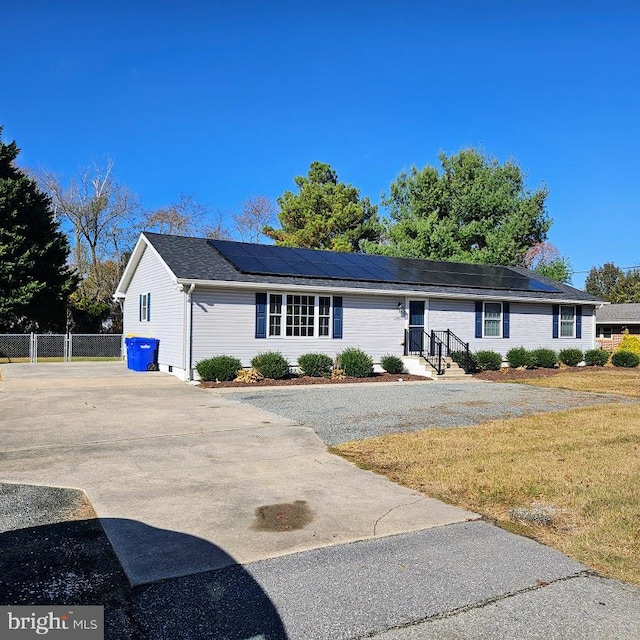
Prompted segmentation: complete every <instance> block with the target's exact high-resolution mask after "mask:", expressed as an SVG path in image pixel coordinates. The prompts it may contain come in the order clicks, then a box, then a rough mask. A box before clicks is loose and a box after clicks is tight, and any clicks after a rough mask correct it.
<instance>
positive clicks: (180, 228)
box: [140, 193, 210, 236]
mask: <svg viewBox="0 0 640 640" xmlns="http://www.w3.org/2000/svg"><path fill="white" fill-rule="evenodd" d="M209 216H210V211H209V209H208V207H207V206H206V205H203V204H200V203H199V202H196V200H195V198H194V197H193V196H192V195H187V194H184V193H181V194H180V196H179V197H178V200H177V201H176V202H172V203H170V204H168V205H166V206H164V207H160V208H159V209H154V210H153V211H148V212H146V213H145V214H144V216H143V217H142V221H141V224H140V228H141V230H147V231H155V232H156V233H168V234H170V235H183V236H186V235H192V234H194V233H196V232H197V229H199V228H200V227H202V225H203V224H204V221H205V220H206V219H207V218H208V217H209Z"/></svg>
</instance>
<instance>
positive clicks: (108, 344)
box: [0, 333, 122, 363]
mask: <svg viewBox="0 0 640 640" xmlns="http://www.w3.org/2000/svg"><path fill="white" fill-rule="evenodd" d="M120 358H122V334H119V333H93V334H91V333H31V334H29V333H26V334H22V333H0V362H5V363H6V362H33V363H35V362H38V361H39V360H40V361H49V362H71V361H73V360H116V359H120Z"/></svg>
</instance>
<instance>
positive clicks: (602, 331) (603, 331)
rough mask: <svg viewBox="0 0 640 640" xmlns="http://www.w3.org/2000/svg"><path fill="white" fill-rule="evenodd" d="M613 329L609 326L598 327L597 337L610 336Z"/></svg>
mask: <svg viewBox="0 0 640 640" xmlns="http://www.w3.org/2000/svg"><path fill="white" fill-rule="evenodd" d="M612 335H613V330H612V328H611V327H600V328H599V329H598V338H611V336H612Z"/></svg>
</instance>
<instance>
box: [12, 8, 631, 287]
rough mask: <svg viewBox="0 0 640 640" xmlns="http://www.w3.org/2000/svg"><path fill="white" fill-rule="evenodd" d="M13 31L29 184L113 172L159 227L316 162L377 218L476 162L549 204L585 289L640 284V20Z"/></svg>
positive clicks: (25, 14)
mask: <svg viewBox="0 0 640 640" xmlns="http://www.w3.org/2000/svg"><path fill="white" fill-rule="evenodd" d="M2 23H3V55H2V57H1V59H0V124H4V126H5V130H4V135H3V137H4V139H5V141H7V140H12V139H15V140H16V141H17V143H18V145H19V146H20V147H21V148H22V150H23V151H22V154H21V156H20V158H19V161H20V163H21V164H22V165H24V166H29V167H34V168H37V167H46V168H48V169H50V170H53V171H55V172H57V173H59V174H62V175H64V176H66V177H68V176H70V175H72V174H73V173H74V172H76V171H77V169H78V167H80V166H86V165H88V164H90V163H91V162H92V161H93V160H95V159H100V158H104V157H106V156H109V157H111V158H112V159H113V160H114V161H115V163H116V166H115V168H116V174H117V178H118V180H119V181H120V182H122V183H124V184H126V185H128V186H129V187H130V188H131V189H132V190H133V191H134V192H135V193H137V194H138V196H139V197H140V198H141V199H142V201H143V203H144V205H145V206H146V207H148V208H153V207H157V206H160V205H162V204H166V203H168V202H170V201H172V200H175V199H176V197H177V196H178V194H179V193H181V192H182V193H188V194H193V196H194V197H195V198H196V199H197V200H199V201H201V202H203V203H206V204H207V205H209V206H211V207H214V208H215V209H218V210H220V211H221V212H223V213H226V214H229V213H230V212H232V211H237V210H239V209H240V208H241V205H242V202H243V200H245V199H246V198H248V197H250V196H253V195H258V194H265V195H267V196H269V197H271V198H274V199H275V198H276V197H278V196H279V195H281V194H282V193H283V191H285V190H286V189H293V188H294V185H293V177H294V176H296V175H301V174H305V173H306V171H307V169H308V166H309V164H310V162H312V161H313V160H321V161H323V162H328V163H330V164H331V165H332V166H333V167H334V168H335V169H336V170H337V171H338V175H339V177H340V179H342V180H345V181H347V182H350V183H352V184H354V185H355V186H357V187H358V188H359V189H360V190H361V192H362V194H363V195H368V196H370V197H371V199H372V200H373V201H374V202H378V201H379V197H380V193H381V191H383V190H386V189H387V188H388V185H389V183H390V182H391V181H392V180H393V179H394V178H395V176H396V175H397V174H398V173H399V172H400V171H401V170H402V169H406V168H409V167H410V166H411V165H414V164H415V165H417V166H424V165H426V164H428V163H431V164H433V163H436V162H437V154H438V152H439V151H445V152H447V153H455V152H456V151H458V150H459V149H461V148H463V147H466V146H469V145H471V146H477V147H482V148H483V149H484V150H485V151H486V152H487V153H489V154H492V155H495V156H496V157H497V158H498V159H499V160H500V161H504V160H506V159H507V158H510V157H511V158H514V159H516V160H517V162H518V163H519V164H520V166H521V167H522V168H523V169H524V170H525V172H526V173H527V175H528V180H527V183H528V185H529V186H530V187H531V188H532V189H533V188H535V187H536V186H538V185H539V184H541V183H544V184H546V185H547V186H548V188H549V190H550V196H549V199H548V201H547V203H548V211H549V214H550V215H551V217H552V218H553V219H554V224H553V226H552V229H551V232H550V235H549V239H550V241H551V242H553V243H554V244H555V245H556V246H557V247H558V248H559V249H560V251H561V253H563V254H564V255H566V256H568V257H569V258H570V259H571V261H572V263H573V266H574V269H575V270H576V271H584V270H588V269H589V268H590V267H591V266H593V265H596V264H602V263H604V262H605V261H613V262H615V263H616V264H618V265H619V266H622V267H625V266H632V265H639V264H640V244H639V243H638V231H639V224H638V214H639V213H640V211H639V203H640V159H639V158H640V156H639V153H638V148H639V147H640V131H639V123H640V82H638V77H639V75H640V71H639V70H640V36H639V34H640V3H638V2H632V1H616V0H613V1H611V2H608V3H605V2H590V1H589V0H583V1H581V2H573V1H567V2H563V0H556V1H555V2H546V1H544V0H542V1H536V2H519V1H518V0H511V1H503V2H500V1H495V0H489V1H486V2H484V1H480V0H477V1H475V2H467V1H465V0H462V1H459V2H456V3H447V2H441V1H440V2H431V1H426V0H425V1H423V2H414V1H404V0H396V1H395V2H391V1H390V0H387V1H386V2H376V1H375V0H373V1H370V2H364V1H363V2H360V1H352V0H343V1H342V2H333V1H327V2H318V3H304V2H278V1H277V0H273V1H272V2H264V1H262V2H258V1H254V2H248V1H244V0H238V1H237V2H234V3H228V2H217V1H211V2H204V1H200V2H189V1H183V2H178V1H172V2H167V1H165V2H163V1H156V2H142V1H139V2H136V1H135V0H130V1H127V2H122V1H120V0H111V1H110V2H99V1H95V2H80V0H77V1H76V2H65V1H64V0H61V1H56V2H49V1H47V2H44V1H40V0H31V1H30V2H17V1H15V0H14V1H12V0H4V2H3V3H2ZM583 279H584V274H576V275H575V276H574V284H578V285H581V284H582V281H583Z"/></svg>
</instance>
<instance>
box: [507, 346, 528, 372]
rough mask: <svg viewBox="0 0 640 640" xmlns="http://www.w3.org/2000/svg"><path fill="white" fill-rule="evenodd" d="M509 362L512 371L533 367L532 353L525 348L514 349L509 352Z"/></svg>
mask: <svg viewBox="0 0 640 640" xmlns="http://www.w3.org/2000/svg"><path fill="white" fill-rule="evenodd" d="M507 362H508V363H509V366H510V367H511V368H512V369H518V368H519V367H529V366H531V352H530V351H527V349H525V348H524V347H513V349H509V351H507Z"/></svg>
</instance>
